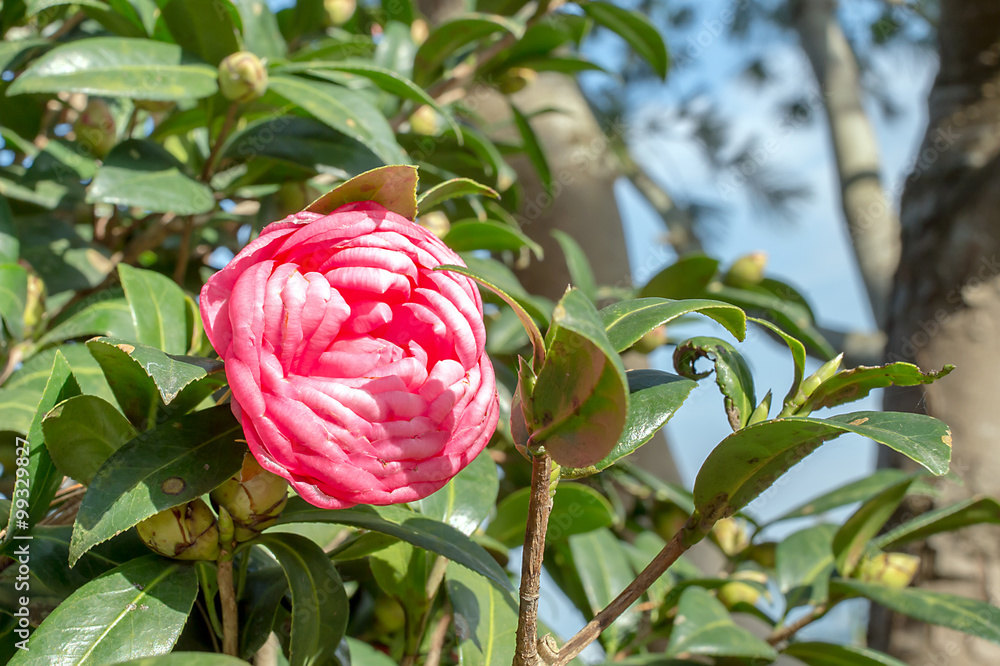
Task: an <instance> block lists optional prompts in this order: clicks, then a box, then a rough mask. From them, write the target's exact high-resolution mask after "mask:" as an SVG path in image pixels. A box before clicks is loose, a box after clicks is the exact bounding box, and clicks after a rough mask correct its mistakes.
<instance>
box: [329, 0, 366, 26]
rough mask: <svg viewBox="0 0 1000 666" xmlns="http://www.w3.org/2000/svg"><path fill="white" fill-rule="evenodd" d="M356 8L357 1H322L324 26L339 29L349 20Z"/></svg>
mask: <svg viewBox="0 0 1000 666" xmlns="http://www.w3.org/2000/svg"><path fill="white" fill-rule="evenodd" d="M357 8H358V0H323V9H324V11H326V24H327V25H328V26H332V27H335V28H336V27H339V26H342V25H344V24H345V23H347V22H348V21H350V20H351V17H352V16H354V12H355V11H356V10H357Z"/></svg>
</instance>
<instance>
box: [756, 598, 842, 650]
mask: <svg viewBox="0 0 1000 666" xmlns="http://www.w3.org/2000/svg"><path fill="white" fill-rule="evenodd" d="M828 610H829V608H828V607H827V605H826V604H820V605H819V606H816V607H815V608H813V609H812V612H811V613H808V614H807V615H805V616H803V617H801V618H799V619H798V620H796V621H795V622H792V623H791V624H789V625H786V626H784V627H781V628H778V629H775V630H774V631H773V632H771V635H770V636H768V637H767V642H768V643H770V644H771V645H777V644H778V643H782V642H784V641H787V640H788V639H789V638H791V637H792V636H794V635H795V634H796V633H798V632H799V631H800V630H801V629H803V628H804V627H805V626H807V625H810V624H812V623H813V622H815V621H816V620H818V619H820V618H821V617H823V616H824V615H826V612H827V611H828Z"/></svg>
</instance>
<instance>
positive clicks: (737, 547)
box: [712, 518, 750, 557]
mask: <svg viewBox="0 0 1000 666" xmlns="http://www.w3.org/2000/svg"><path fill="white" fill-rule="evenodd" d="M712 535H713V537H714V540H715V543H716V544H718V546H719V549H720V550H721V551H722V552H723V553H725V554H726V555H728V556H730V557H732V556H733V555H738V554H739V553H742V552H743V551H744V550H746V548H747V546H749V545H750V534H749V533H748V531H747V529H746V526H745V525H744V524H743V521H742V520H740V519H737V518H723V519H722V520H720V521H719V522H717V523H716V524H715V527H714V528H713V529H712Z"/></svg>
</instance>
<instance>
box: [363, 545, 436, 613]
mask: <svg viewBox="0 0 1000 666" xmlns="http://www.w3.org/2000/svg"><path fill="white" fill-rule="evenodd" d="M427 565H428V561H427V552H426V551H424V550H421V549H419V548H414V547H413V546H411V545H410V544H408V543H406V542H405V541H397V542H396V543H394V544H392V545H391V546H389V547H388V548H383V549H380V550H378V551H377V552H375V553H373V554H372V555H371V556H370V557H369V558H368V567H369V568H370V569H371V572H372V576H373V577H374V578H375V582H376V583H378V586H379V587H380V588H381V589H382V591H383V592H385V593H386V594H388V595H389V596H391V597H393V598H395V599H396V600H397V601H399V603H400V604H402V606H403V608H404V609H405V610H406V612H407V615H416V616H419V615H420V614H422V613H423V612H424V611H426V610H427V602H428V600H427V573H428V568H427Z"/></svg>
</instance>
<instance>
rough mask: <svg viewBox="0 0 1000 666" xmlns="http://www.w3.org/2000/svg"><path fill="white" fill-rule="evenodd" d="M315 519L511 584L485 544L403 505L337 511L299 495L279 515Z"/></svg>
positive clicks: (285, 520)
mask: <svg viewBox="0 0 1000 666" xmlns="http://www.w3.org/2000/svg"><path fill="white" fill-rule="evenodd" d="M313 522H317V523H334V524H337V525H350V526H352V527H359V528H361V529H366V530H372V531H374V532H381V533H382V534H388V535H390V536H394V537H396V538H397V539H402V540H403V541H406V542H407V543H411V544H413V545H414V546H417V547H418V548H423V549H424V550H429V551H431V552H434V553H437V554H438V555H443V556H445V557H446V558H448V559H449V560H451V561H453V562H457V563H459V564H461V565H462V566H464V567H468V568H469V569H471V570H473V571H475V572H476V573H478V574H480V575H482V576H485V577H487V578H489V579H490V580H492V581H493V582H494V583H495V584H497V585H499V586H500V587H501V588H504V589H509V588H510V581H509V580H508V579H507V574H505V573H504V571H503V569H501V568H500V566H499V565H498V564H497V563H496V560H494V559H493V558H492V557H491V556H490V554H489V553H487V552H486V551H485V550H483V548H482V546H479V545H478V544H476V543H475V542H473V541H472V540H471V539H469V537H467V536H465V535H464V534H462V533H461V532H459V531H458V530H456V529H455V528H454V527H452V526H451V525H446V524H445V523H442V522H439V521H436V520H432V519H430V518H427V517H426V516H421V515H420V514H419V513H415V512H413V511H410V510H408V509H405V508H403V507H398V506H386V507H377V508H376V507H370V506H358V507H354V508H352V509H339V510H335V511H333V510H326V509H318V508H316V507H314V506H312V505H310V504H307V503H306V502H305V501H304V500H302V499H301V498H297V497H296V498H292V499H290V500H288V505H287V506H286V507H285V510H284V511H283V512H282V514H281V516H280V517H279V518H278V522H277V524H278V525H287V524H292V523H313Z"/></svg>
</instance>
